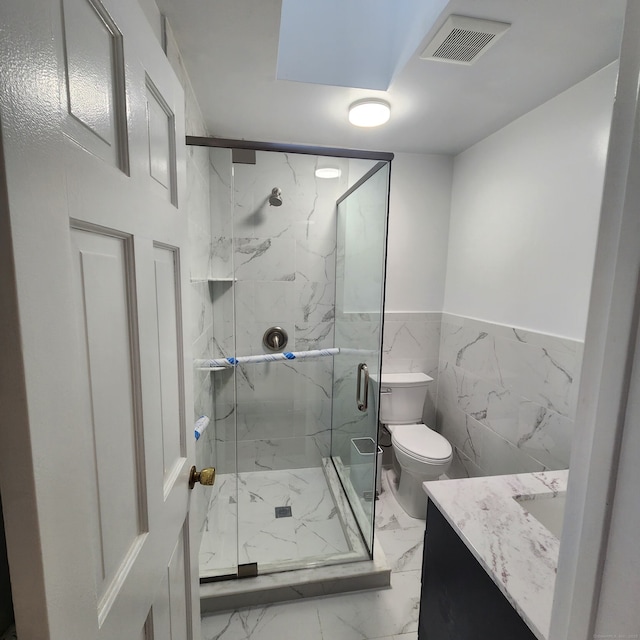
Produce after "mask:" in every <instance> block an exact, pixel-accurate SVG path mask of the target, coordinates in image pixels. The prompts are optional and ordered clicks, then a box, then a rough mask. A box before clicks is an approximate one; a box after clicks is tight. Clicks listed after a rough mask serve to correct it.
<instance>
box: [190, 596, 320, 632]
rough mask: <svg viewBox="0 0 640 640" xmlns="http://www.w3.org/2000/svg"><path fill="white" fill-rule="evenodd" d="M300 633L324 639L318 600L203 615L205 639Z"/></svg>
mask: <svg viewBox="0 0 640 640" xmlns="http://www.w3.org/2000/svg"><path fill="white" fill-rule="evenodd" d="M294 629H295V630H296V632H295V633H294V634H293V635H292V630H294ZM303 630H304V631H303ZM298 632H301V634H302V635H303V636H304V637H305V638H308V639H310V638H317V639H318V640H320V639H321V638H322V631H321V629H320V620H319V619H318V610H317V607H316V604H315V601H313V600H298V601H296V602H295V604H294V605H293V607H292V606H291V605H290V604H276V605H268V606H265V607H248V608H245V609H239V610H237V611H232V612H229V613H219V614H217V615H213V616H205V617H203V618H202V638H203V640H282V639H283V638H291V637H295V636H296V635H298Z"/></svg>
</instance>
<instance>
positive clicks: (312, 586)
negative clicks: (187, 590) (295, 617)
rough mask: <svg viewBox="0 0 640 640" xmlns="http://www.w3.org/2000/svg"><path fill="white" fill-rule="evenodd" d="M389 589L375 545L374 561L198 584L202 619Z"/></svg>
mask: <svg viewBox="0 0 640 640" xmlns="http://www.w3.org/2000/svg"><path fill="white" fill-rule="evenodd" d="M390 586H391V568H390V567H389V564H388V563H387V558H386V556H385V554H384V551H383V550H382V548H381V547H380V545H379V544H377V543H375V544H374V547H373V560H362V561H360V562H350V563H346V564H336V565H329V566H325V567H314V568H311V569H298V570H296V571H284V572H282V573H270V574H266V575H262V576H257V577H255V578H244V579H241V580H229V581H223V582H209V583H205V584H201V585H200V611H201V613H202V615H207V614H209V613H220V612H222V611H233V610H235V609H240V608H242V607H249V606H256V605H265V604H273V603H276V602H288V601H291V600H300V599H301V598H317V597H320V596H327V595H333V594H337V593H347V592H351V591H365V590H369V589H385V588H389V587H390Z"/></svg>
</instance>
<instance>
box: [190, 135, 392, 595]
mask: <svg viewBox="0 0 640 640" xmlns="http://www.w3.org/2000/svg"><path fill="white" fill-rule="evenodd" d="M186 144H187V146H199V147H210V148H220V149H230V150H232V151H233V150H234V149H238V150H246V151H268V152H277V153H292V154H301V155H312V156H321V157H331V158H347V159H354V160H371V161H377V163H376V164H375V165H374V166H373V167H372V168H371V169H370V170H369V171H367V173H366V174H365V175H363V176H362V177H361V178H360V179H359V180H358V181H357V182H356V183H355V184H354V185H352V186H351V187H350V188H349V189H348V190H347V191H346V192H345V193H344V194H342V196H340V197H339V198H338V199H337V200H336V207H337V205H338V203H339V202H340V201H342V200H343V199H344V198H346V197H348V196H349V195H350V194H351V193H352V192H354V191H355V190H356V189H358V188H359V187H360V186H362V184H364V183H365V182H366V181H367V180H368V179H369V178H370V177H371V176H373V175H374V174H376V173H377V172H378V171H379V170H381V169H382V168H383V166H384V165H385V164H386V165H388V167H389V169H388V171H389V175H388V181H389V182H388V185H389V186H388V188H387V194H386V203H385V206H386V216H387V220H386V221H385V234H384V247H383V249H384V255H383V277H384V275H385V274H386V266H387V241H388V215H389V196H390V188H389V187H390V180H391V161H392V160H393V159H394V157H395V156H394V154H393V153H392V152H387V151H370V150H363V149H345V148H339V147H324V146H312V145H298V144H288V143H275V142H260V141H250V140H235V139H232V138H212V137H203V136H189V135H188V136H186ZM384 285H385V281H384V279H383V287H382V298H381V303H382V307H381V322H380V341H379V354H380V355H379V358H380V367H381V363H382V333H383V327H384V302H385V286H384ZM378 373H379V372H378ZM377 406H378V401H377V400H376V407H377ZM376 446H377V438H376ZM329 458H330V460H331V464H332V465H333V466H334V468H335V463H334V461H333V459H332V457H331V456H329ZM376 464H377V459H376ZM236 473H237V461H236ZM338 477H339V474H338ZM340 484H341V485H342V481H341V480H340ZM342 490H343V491H344V486H342ZM345 495H346V494H345ZM350 507H351V505H350ZM351 508H352V507H351ZM374 514H375V510H374ZM356 522H357V519H356ZM357 524H358V528H360V524H359V522H357ZM360 534H361V536H362V539H363V541H365V546H367V547H368V544H367V541H368V539H369V538H368V537H367V536H366V535H364V534H363V532H362V531H360ZM368 551H369V559H371V558H372V557H373V535H372V536H371V548H370V549H368ZM242 567H243V565H238V571H237V573H236V574H233V573H230V574H224V575H216V576H205V577H202V576H200V583H201V584H206V583H209V582H219V581H225V580H235V579H239V578H245V577H254V576H256V575H263V574H260V572H259V571H257V572H254V571H253V570H250V571H247V572H245V571H243V570H242Z"/></svg>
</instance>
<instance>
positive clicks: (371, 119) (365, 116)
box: [349, 98, 391, 127]
mask: <svg viewBox="0 0 640 640" xmlns="http://www.w3.org/2000/svg"><path fill="white" fill-rule="evenodd" d="M390 116H391V107H390V105H389V103H388V102H385V101H384V100H378V99H376V98H365V99H364V100H358V101H356V102H354V103H353V104H352V105H351V106H350V107H349V122H350V123H351V124H353V125H355V126H356V127H379V126H380V125H381V124H384V123H385V122H387V121H388V120H389V118H390Z"/></svg>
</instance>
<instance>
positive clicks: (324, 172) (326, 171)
mask: <svg viewBox="0 0 640 640" xmlns="http://www.w3.org/2000/svg"><path fill="white" fill-rule="evenodd" d="M341 175H342V171H341V170H340V169H338V167H321V168H320V169H316V178H327V179H328V178H339V177H340V176H341Z"/></svg>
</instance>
